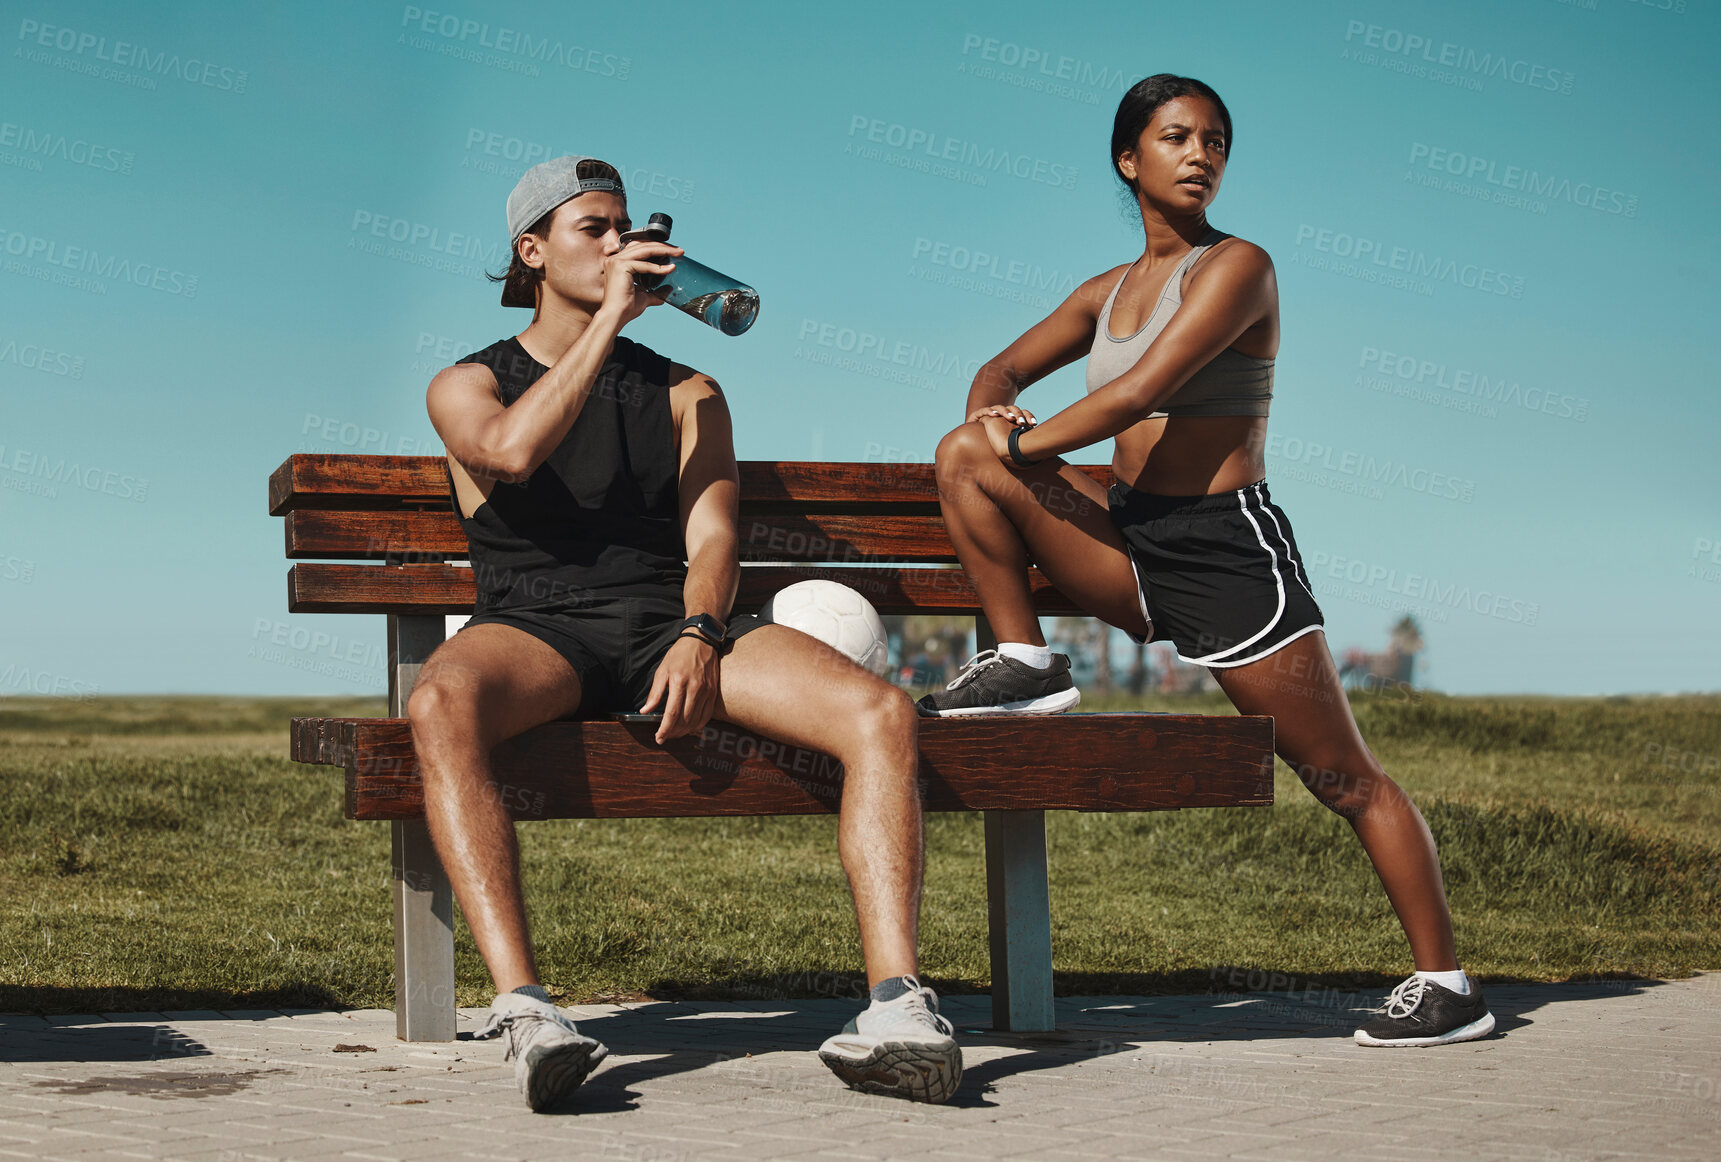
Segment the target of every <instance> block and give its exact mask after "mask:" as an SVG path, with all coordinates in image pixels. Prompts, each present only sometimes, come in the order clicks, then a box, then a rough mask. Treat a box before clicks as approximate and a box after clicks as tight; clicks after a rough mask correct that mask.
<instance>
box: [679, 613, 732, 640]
mask: <svg viewBox="0 0 1721 1162" xmlns="http://www.w3.org/2000/svg"><path fill="white" fill-rule="evenodd" d="M726 632H727V631H726V630H725V629H724V628H723V623H722V622H720V621H718V620H717V619H716V618H715V617H712V616H711V615H710V614H709V613H696V614H694V615H693V616H692V617H688V618H683V619H682V622H681V629H680V632H679V633H678V634H677V636H678V637H686V636H687V635H688V634H690V633H691V634H696V635H698V637H699V638H700V639H701V640H703V641H705V642H708V643H709V644H711V645H714V646H716V645H722V644H723V635H724V633H726Z"/></svg>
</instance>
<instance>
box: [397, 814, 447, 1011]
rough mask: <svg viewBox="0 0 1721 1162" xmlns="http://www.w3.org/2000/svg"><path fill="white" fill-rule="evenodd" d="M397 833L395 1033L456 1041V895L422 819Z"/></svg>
mask: <svg viewBox="0 0 1721 1162" xmlns="http://www.w3.org/2000/svg"><path fill="white" fill-rule="evenodd" d="M389 828H390V830H391V831H392V832H393V835H394V1035H395V1036H396V1037H399V1038H400V1039H401V1040H402V1041H452V1040H454V893H453V891H452V890H450V888H449V886H448V876H447V875H446V874H444V873H443V870H442V864H441V863H440V862H438V860H437V858H436V851H435V849H434V848H432V847H431V846H430V828H429V827H427V826H425V822H424V820H422V819H400V820H396V821H395V822H393V823H391V824H389Z"/></svg>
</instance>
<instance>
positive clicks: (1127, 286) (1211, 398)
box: [920, 73, 1494, 1045]
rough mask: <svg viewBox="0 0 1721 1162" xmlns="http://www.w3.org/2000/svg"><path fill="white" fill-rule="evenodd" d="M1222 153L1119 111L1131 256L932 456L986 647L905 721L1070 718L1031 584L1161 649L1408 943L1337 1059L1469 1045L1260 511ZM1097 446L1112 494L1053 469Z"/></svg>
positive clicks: (1020, 348) (1418, 892)
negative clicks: (1133, 226)
mask: <svg viewBox="0 0 1721 1162" xmlns="http://www.w3.org/2000/svg"><path fill="white" fill-rule="evenodd" d="M1230 152H1231V115H1230V113H1229V112H1228V111H1227V110H1226V108H1225V105H1224V103H1223V102H1222V101H1221V100H1220V99H1219V95H1218V94H1217V93H1215V92H1214V91H1213V90H1212V89H1210V88H1209V87H1208V86H1206V85H1204V84H1202V83H1201V82H1200V81H1197V80H1193V79H1191V78H1187V77H1177V76H1172V75H1170V74H1166V73H1162V74H1159V75H1157V76H1152V77H1148V78H1147V79H1146V80H1144V81H1142V82H1140V83H1139V84H1137V85H1136V86H1135V87H1134V88H1132V89H1131V90H1130V91H1129V92H1128V93H1127V94H1125V96H1124V98H1123V101H1122V103H1121V104H1120V105H1119V106H1118V111H1117V118H1116V121H1115V123H1114V125H1113V128H1112V139H1111V158H1112V167H1113V169H1114V170H1115V172H1116V173H1117V175H1118V177H1119V179H1121V180H1122V181H1123V183H1124V184H1125V185H1126V186H1127V187H1128V188H1129V190H1130V192H1131V193H1132V194H1133V195H1134V197H1135V201H1136V205H1137V206H1138V207H1139V208H1140V211H1141V221H1142V227H1143V230H1144V232H1145V234H1146V238H1147V244H1146V248H1145V249H1144V251H1143V252H1142V256H1141V257H1140V258H1139V259H1137V260H1136V261H1135V262H1132V263H1130V264H1129V265H1127V266H1120V267H1116V268H1114V269H1112V270H1109V271H1107V272H1106V273H1104V274H1102V275H1099V276H1098V277H1096V278H1093V279H1090V280H1088V281H1087V282H1085V283H1083V284H1082V285H1081V286H1080V287H1078V288H1077V289H1076V291H1075V293H1074V294H1072V295H1071V296H1070V297H1069V298H1068V299H1067V300H1066V301H1065V302H1064V303H1063V304H1062V305H1060V306H1059V307H1058V308H1057V309H1056V310H1055V311H1053V312H1052V313H1051V314H1050V315H1049V316H1047V318H1046V319H1045V320H1043V321H1042V322H1040V323H1038V324H1036V325H1035V326H1034V327H1033V328H1032V329H1030V330H1029V331H1028V332H1027V333H1026V334H1024V335H1023V336H1022V337H1021V338H1019V339H1017V340H1016V341H1015V342H1014V343H1012V344H1010V346H1009V347H1007V348H1006V349H1005V350H1004V351H1003V353H1002V354H1000V355H998V356H997V357H995V358H994V359H992V360H991V362H989V363H987V364H986V366H985V367H983V368H981V370H980V373H979V374H978V375H977V376H976V377H975V379H974V385H973V387H972V388H971V389H970V390H969V393H968V412H969V416H968V422H967V423H965V424H963V425H962V426H961V427H959V428H957V429H956V430H955V431H953V432H951V433H950V434H949V435H948V436H946V437H945V438H944V439H943V441H942V442H941V443H940V444H939V447H938V486H939V499H940V504H941V507H942V508H943V512H944V521H945V524H946V526H947V527H948V529H949V532H950V539H951V542H952V543H953V544H954V545H955V547H956V551H957V554H958V555H959V556H960V557H961V560H962V564H963V567H964V568H965V569H967V571H968V574H969V576H970V577H972V578H973V580H974V585H975V588H976V589H977V590H978V592H979V595H980V600H981V603H982V605H983V606H984V608H985V611H986V616H987V617H988V618H989V619H990V621H991V624H992V628H993V630H994V631H995V632H996V633H997V635H998V639H999V642H1000V645H999V647H998V649H997V650H996V651H986V652H984V653H982V654H980V655H979V656H978V657H976V658H975V659H973V660H972V661H971V662H970V663H969V664H968V665H967V666H965V667H964V668H963V671H962V673H961V674H959V675H958V676H957V678H956V680H955V681H953V682H952V683H951V684H950V686H949V687H948V688H947V689H945V690H941V691H937V692H936V693H933V694H930V695H928V696H927V697H926V698H924V699H922V700H921V703H920V710H921V713H923V714H928V715H940V716H947V715H971V714H1000V713H1042V714H1044V713H1056V712H1058V711H1061V710H1067V709H1069V708H1070V707H1071V706H1073V705H1075V704H1076V703H1077V702H1078V701H1079V700H1080V694H1079V693H1078V692H1077V691H1076V689H1075V687H1074V686H1073V685H1072V683H1071V680H1070V674H1069V659H1068V658H1066V657H1064V656H1063V655H1061V654H1053V653H1052V652H1051V650H1049V649H1048V648H1047V647H1046V643H1045V638H1043V637H1042V636H1041V635H1040V628H1039V619H1038V618H1037V617H1036V616H1035V613H1034V606H1033V602H1032V600H1031V598H1030V594H1029V585H1028V572H1027V570H1028V564H1029V562H1030V561H1032V562H1034V563H1035V564H1037V565H1038V566H1039V568H1040V570H1041V572H1043V573H1044V574H1045V575H1046V577H1047V578H1048V579H1049V580H1050V581H1051V582H1052V584H1054V585H1056V586H1057V587H1058V589H1060V590H1061V591H1063V593H1065V594H1066V595H1067V596H1069V597H1070V598H1071V599H1072V600H1073V601H1075V602H1076V603H1077V604H1078V605H1080V606H1081V607H1082V608H1083V609H1085V610H1087V611H1088V612H1089V613H1092V614H1093V615H1094V616H1096V617H1099V618H1102V619H1104V620H1105V621H1107V622H1109V623H1111V624H1112V625H1115V626H1117V627H1118V628H1120V629H1122V630H1124V631H1125V632H1127V633H1129V634H1130V635H1131V636H1132V637H1134V638H1135V639H1136V640H1138V641H1142V640H1146V639H1148V638H1150V637H1153V636H1158V637H1168V638H1170V639H1171V641H1172V642H1173V643H1174V644H1175V645H1176V647H1177V652H1178V656H1179V657H1181V658H1182V659H1183V660H1184V661H1186V662H1192V663H1195V664H1198V665H1203V666H1207V667H1209V668H1210V669H1211V670H1212V673H1213V675H1214V677H1215V678H1216V679H1217V680H1218V682H1219V685H1220V687H1221V688H1222V689H1224V691H1225V694H1226V696H1227V697H1228V698H1230V699H1231V701H1232V703H1233V704H1235V705H1236V707H1237V709H1238V710H1239V711H1241V712H1242V713H1244V714H1268V715H1272V716H1273V719H1274V723H1275V731H1276V740H1277V742H1276V749H1277V751H1278V754H1279V756H1280V757H1281V758H1283V759H1284V760H1285V762H1287V763H1288V764H1290V766H1291V767H1292V768H1293V769H1295V770H1296V772H1297V773H1298V775H1299V776H1300V777H1301V778H1302V781H1303V784H1304V785H1305V786H1306V787H1308V788H1309V790H1310V791H1312V792H1313V793H1314V794H1315V796H1316V797H1317V798H1318V799H1320V801H1321V802H1322V803H1324V804H1325V805H1326V806H1327V807H1328V808H1329V809H1331V810H1332V811H1334V812H1337V813H1338V814H1339V815H1342V816H1343V817H1344V818H1345V819H1346V820H1348V821H1349V823H1350V825H1351V827H1352V828H1353V829H1354V830H1355V831H1356V834H1357V838H1358V839H1360V840H1361V841H1362V845H1363V849H1364V850H1365V851H1367V852H1368V857H1369V859H1370V860H1371V861H1373V863H1374V868H1375V871H1376V873H1377V874H1378V875H1379V876H1380V880H1381V883H1382V885H1383V886H1384V887H1385V888H1386V894H1387V897H1388V899H1390V900H1391V902H1392V906H1393V910H1394V911H1395V912H1397V914H1398V919H1399V922H1400V923H1401V924H1403V926H1404V931H1405V935H1406V936H1408V937H1409V939H1410V948H1411V953H1412V956H1413V957H1414V960H1415V964H1416V970H1417V971H1416V973H1415V975H1413V976H1411V977H1410V978H1409V979H1408V980H1406V981H1405V982H1404V983H1403V984H1401V985H1399V986H1398V988H1397V989H1396V990H1394V992H1393V994H1392V997H1391V999H1390V1000H1389V1002H1388V1004H1387V1006H1386V1008H1385V1010H1384V1012H1383V1013H1382V1015H1381V1016H1380V1017H1378V1018H1376V1019H1375V1020H1372V1021H1370V1022H1368V1023H1367V1024H1366V1025H1364V1026H1363V1027H1362V1028H1361V1029H1359V1030H1357V1033H1356V1039H1357V1041H1358V1042H1359V1043H1361V1044H1363V1045H1439V1044H1446V1043H1448V1042H1453V1041H1468V1040H1472V1039H1474V1038H1477V1037H1483V1036H1486V1035H1487V1034H1488V1033H1490V1032H1491V1031H1492V1030H1493V1028H1494V1018H1493V1016H1492V1015H1491V1014H1490V1013H1489V1012H1488V1008H1487V1005H1486V1003H1485V1002H1484V1001H1483V999H1482V991H1481V989H1480V988H1479V987H1478V986H1477V985H1476V984H1474V983H1473V982H1471V981H1469V980H1468V979H1467V978H1466V977H1465V975H1464V973H1463V971H1462V970H1460V969H1459V967H1458V961H1457V959H1456V957H1455V954H1454V948H1453V940H1452V917H1451V914H1450V913H1449V912H1448V911H1447V908H1446V895H1445V889H1444V887H1443V885H1442V883H1441V877H1440V862H1439V857H1438V856H1437V855H1436V854H1435V850H1434V840H1433V837H1432V836H1431V835H1430V834H1429V832H1428V827H1427V825H1426V824H1425V823H1424V822H1423V820H1422V816H1421V814H1420V813H1418V812H1417V810H1416V806H1415V804H1413V803H1412V802H1411V801H1410V799H1409V798H1408V797H1407V796H1406V795H1405V794H1404V792H1403V791H1401V790H1400V789H1399V788H1398V786H1397V784H1395V783H1394V782H1393V781H1392V780H1391V779H1389V778H1387V776H1386V773H1385V772H1384V771H1382V770H1381V768H1380V764H1378V763H1377V762H1376V761H1375V759H1374V756H1373V755H1372V754H1371V753H1370V752H1369V749H1368V747H1367V746H1366V745H1364V743H1363V740H1362V736H1361V735H1360V734H1359V733H1358V731H1357V726H1356V721H1355V719H1354V718H1352V716H1351V711H1350V704H1349V703H1348V702H1347V701H1346V700H1345V694H1344V690H1343V687H1342V686H1341V685H1340V683H1339V679H1338V670H1337V667H1335V666H1334V664H1333V660H1332V655H1331V654H1330V653H1329V652H1328V650H1327V643H1326V636H1325V634H1324V633H1323V632H1322V629H1321V625H1322V619H1321V612H1320V609H1319V607H1318V606H1317V605H1316V603H1315V599H1314V595H1313V594H1312V593H1311V592H1310V591H1309V585H1308V576H1307V574H1306V573H1305V572H1304V570H1303V567H1302V560H1301V558H1300V557H1299V555H1298V553H1297V546H1296V542H1295V541H1294V540H1293V539H1292V535H1291V523H1290V520H1289V519H1288V518H1287V517H1286V516H1285V513H1284V511H1283V510H1282V509H1280V508H1279V507H1278V506H1277V505H1275V504H1274V503H1273V502H1272V500H1271V499H1270V498H1269V496H1268V494H1267V484H1266V481H1265V480H1264V479H1263V477H1264V476H1265V472H1266V470H1265V461H1264V458H1263V449H1264V447H1265V444H1266V432H1267V408H1268V404H1269V402H1270V400H1271V398H1272V394H1273V358H1274V355H1275V353H1276V352H1277V351H1278V347H1279V303H1278V288H1277V284H1276V283H1275V281H1274V276H1273V264H1272V261H1271V260H1270V259H1269V258H1268V257H1267V253H1266V252H1265V251H1264V250H1262V249H1261V248H1260V247H1258V246H1255V245H1253V244H1251V243H1249V242H1245V241H1244V240H1242V239H1241V238H1236V237H1233V236H1232V235H1229V234H1226V233H1224V232H1222V231H1220V230H1216V229H1214V228H1213V227H1212V226H1210V225H1208V222H1207V207H1208V206H1210V205H1211V204H1212V202H1213V199H1214V197H1215V196H1216V195H1217V194H1218V192H1219V183H1220V181H1221V179H1222V178H1223V177H1224V175H1225V162H1226V159H1227V158H1228V156H1229V155H1230ZM1084 355H1085V356H1087V359H1088V363H1087V389H1088V394H1087V397H1086V398H1085V399H1082V400H1081V401H1079V402H1077V403H1075V404H1073V405H1071V406H1070V407H1068V408H1066V409H1064V410H1063V411H1061V412H1059V413H1058V414H1057V415H1055V416H1052V417H1051V418H1049V419H1047V420H1046V421H1044V422H1043V423H1042V422H1040V421H1038V420H1036V419H1035V417H1034V415H1033V414H1032V413H1031V412H1028V411H1026V410H1024V409H1023V408H1021V407H1019V406H1017V404H1016V397H1017V395H1018V393H1020V392H1021V390H1022V389H1023V388H1025V387H1027V386H1028V385H1029V384H1032V383H1034V382H1035V381H1036V380H1039V379H1042V378H1044V377H1045V376H1046V375H1049V374H1050V373H1051V372H1053V371H1055V370H1057V369H1058V368H1060V367H1063V366H1064V365H1066V364H1068V363H1071V362H1073V361H1075V360H1077V359H1080V358H1081V357H1082V356H1084ZM1108 437H1112V438H1115V440H1116V450H1115V451H1114V453H1113V456H1112V468H1113V471H1114V473H1115V475H1116V477H1117V483H1116V484H1114V485H1113V486H1112V488H1111V490H1110V492H1109V493H1108V492H1106V491H1103V490H1102V489H1101V488H1100V486H1099V485H1098V484H1096V483H1095V482H1094V481H1093V480H1092V478H1090V477H1089V476H1087V475H1086V474H1085V473H1082V472H1080V471H1078V470H1077V469H1075V468H1073V467H1071V466H1070V465H1069V464H1068V463H1066V462H1065V461H1064V460H1063V459H1062V458H1061V455H1062V454H1063V453H1067V452H1071V451H1074V450H1075V449H1078V448H1085V447H1087V446H1088V445H1090V444H1094V443H1097V442H1099V441H1101V440H1104V439H1107V438H1108Z"/></svg>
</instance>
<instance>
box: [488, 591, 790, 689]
mask: <svg viewBox="0 0 1721 1162" xmlns="http://www.w3.org/2000/svg"><path fill="white" fill-rule="evenodd" d="M685 617H686V607H685V605H684V604H683V602H682V597H681V594H680V593H679V592H676V593H669V592H667V591H666V592H665V593H664V594H663V595H661V596H656V595H646V596H638V595H634V596H616V597H601V596H589V597H587V598H586V599H585V600H583V601H581V602H580V603H578V604H570V605H567V606H564V607H548V608H546V607H537V606H534V607H532V608H529V609H497V610H491V611H489V612H487V613H479V614H474V615H473V616H472V618H471V619H470V620H469V621H467V623H466V624H465V625H463V626H461V627H460V628H461V629H470V628H471V627H473V626H475V625H508V626H513V627H514V628H515V629H518V630H523V631H524V632H526V633H529V634H531V635H532V636H533V637H535V638H537V639H538V640H539V641H541V642H543V643H544V644H545V645H547V646H549V647H550V648H551V649H553V650H555V651H556V652H557V653H558V654H561V655H562V657H564V658H566V659H567V660H568V665H570V666H572V667H573V668H574V673H576V674H578V675H579V679H580V708H579V711H578V713H577V717H580V718H599V717H602V716H604V715H606V714H609V713H611V712H612V711H635V710H638V709H639V708H640V707H641V706H643V705H645V700H646V698H647V697H648V696H649V695H650V694H651V681H652V678H653V677H654V676H655V675H656V673H657V666H658V663H659V662H661V661H663V655H664V654H666V653H668V652H669V647H670V646H671V645H673V644H675V639H676V638H677V637H678V636H680V625H681V622H682V620H683V619H684V618H685ZM764 624H765V622H764V621H762V620H761V619H760V618H759V616H758V615H757V614H753V613H737V614H734V615H733V616H731V617H730V618H729V621H728V633H727V634H726V635H725V637H724V642H723V646H722V651H723V652H725V653H727V652H728V650H729V644H730V643H731V642H733V641H734V640H735V639H736V638H738V637H740V636H742V635H743V634H746V633H749V632H751V631H752V630H755V629H757V628H759V626H761V625H764Z"/></svg>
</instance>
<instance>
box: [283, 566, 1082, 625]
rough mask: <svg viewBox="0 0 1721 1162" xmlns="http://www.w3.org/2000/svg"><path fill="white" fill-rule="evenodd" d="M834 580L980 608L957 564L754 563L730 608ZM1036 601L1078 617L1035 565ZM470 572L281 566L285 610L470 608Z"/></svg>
mask: <svg viewBox="0 0 1721 1162" xmlns="http://www.w3.org/2000/svg"><path fill="white" fill-rule="evenodd" d="M809 580H823V581H836V582H838V583H840V584H843V585H847V586H849V587H850V588H852V589H854V590H856V591H857V592H859V593H860V594H861V595H862V596H864V597H865V598H866V599H867V600H868V601H870V602H872V605H873V608H875V609H877V610H878V611H879V612H880V613H882V614H887V615H888V614H896V613H927V614H947V613H948V614H964V613H969V614H971V613H976V612H978V611H979V609H980V599H979V596H978V595H977V594H976V593H975V592H974V583H973V582H972V581H971V580H970V579H969V577H968V574H967V573H966V572H965V571H963V570H961V569H892V568H884V569H871V568H861V567H842V566H833V567H829V568H818V567H808V566H793V565H790V566H781V565H760V566H748V567H747V568H745V569H742V570H741V583H740V587H739V591H738V592H737V594H736V598H735V608H736V609H738V610H742V611H747V610H750V609H754V608H757V607H758V606H760V605H762V604H764V602H765V600H766V599H767V598H769V597H770V596H771V595H772V594H773V593H775V592H777V591H778V590H779V589H782V588H783V587H784V586H786V585H793V584H794V583H795V582H797V581H809ZM1028 580H1029V583H1030V584H1031V585H1032V586H1033V594H1034V606H1035V608H1036V609H1038V610H1039V611H1040V612H1041V613H1044V614H1059V613H1068V614H1079V613H1081V612H1082V611H1081V610H1080V609H1078V608H1077V607H1076V605H1075V603H1074V602H1072V601H1071V600H1070V599H1069V598H1067V597H1065V596H1064V595H1063V594H1062V593H1060V592H1058V590H1056V589H1054V588H1053V587H1052V585H1051V583H1050V582H1049V581H1047V580H1046V579H1045V577H1044V576H1043V575H1041V573H1040V571H1039V570H1038V569H1032V570H1030V571H1029V573H1028ZM474 599H475V591H474V587H473V583H472V570H470V569H464V568H459V567H457V566H454V565H405V566H392V565H346V564H324V563H320V562H315V563H313V562H305V563H301V564H298V565H294V566H293V567H292V568H290V569H288V570H287V610H288V612H290V613H399V614H416V613H444V614H447V613H471V612H472V603H473V601H474Z"/></svg>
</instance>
